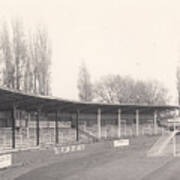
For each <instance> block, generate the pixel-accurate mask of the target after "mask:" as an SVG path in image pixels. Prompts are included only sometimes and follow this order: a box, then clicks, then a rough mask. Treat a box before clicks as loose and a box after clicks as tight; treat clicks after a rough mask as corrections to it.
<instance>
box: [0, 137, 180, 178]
mask: <svg viewBox="0 0 180 180" xmlns="http://www.w3.org/2000/svg"><path fill="white" fill-rule="evenodd" d="M157 138H158V137H157V136H151V137H150V136H149V137H148V136H140V137H133V138H131V139H130V146H128V147H118V148H113V147H112V142H110V141H109V142H103V143H96V144H91V145H87V146H86V150H85V151H82V152H74V153H70V154H59V155H54V154H53V151H51V150H44V151H34V152H21V153H20V154H18V155H17V156H19V159H21V160H22V161H23V162H24V165H23V166H20V167H15V168H9V169H7V170H5V171H2V172H1V173H0V175H1V179H2V180H13V179H16V180H35V179H36V180H112V179H113V180H116V179H118V180H141V179H143V180H149V179H151V178H153V179H159V175H161V174H163V173H162V171H163V170H164V169H166V172H170V171H172V170H170V169H169V168H170V167H171V166H170V165H174V166H177V165H180V160H179V159H175V158H173V157H172V156H165V157H156V158H154V157H147V156H146V153H147V151H148V150H149V149H150V147H151V146H152V145H153V143H155V141H156V140H157ZM176 169H177V168H176ZM169 175H171V176H172V174H171V173H169ZM167 177H168V176H166V178H167ZM173 177H174V175H173ZM166 178H165V177H164V179H166Z"/></svg>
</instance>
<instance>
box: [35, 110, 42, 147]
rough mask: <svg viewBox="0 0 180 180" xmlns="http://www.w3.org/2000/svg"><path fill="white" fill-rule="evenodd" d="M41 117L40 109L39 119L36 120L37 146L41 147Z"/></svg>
mask: <svg viewBox="0 0 180 180" xmlns="http://www.w3.org/2000/svg"><path fill="white" fill-rule="evenodd" d="M40 115H41V110H40V109H38V111H37V118H36V145H37V146H39V143H40V127H39V122H40Z"/></svg>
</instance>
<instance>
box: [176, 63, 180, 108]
mask: <svg viewBox="0 0 180 180" xmlns="http://www.w3.org/2000/svg"><path fill="white" fill-rule="evenodd" d="M176 82H177V93H178V104H179V105H180V65H179V64H178V66H177V68H176Z"/></svg>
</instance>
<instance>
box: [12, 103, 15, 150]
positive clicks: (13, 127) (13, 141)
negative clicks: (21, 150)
mask: <svg viewBox="0 0 180 180" xmlns="http://www.w3.org/2000/svg"><path fill="white" fill-rule="evenodd" d="M12 148H13V149H15V148H16V104H13V107H12Z"/></svg>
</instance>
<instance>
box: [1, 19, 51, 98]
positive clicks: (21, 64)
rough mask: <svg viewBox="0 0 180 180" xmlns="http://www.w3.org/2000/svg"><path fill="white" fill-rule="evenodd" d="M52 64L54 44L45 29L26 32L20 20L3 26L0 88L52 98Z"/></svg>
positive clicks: (37, 27) (39, 27) (38, 27)
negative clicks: (50, 96)
mask: <svg viewBox="0 0 180 180" xmlns="http://www.w3.org/2000/svg"><path fill="white" fill-rule="evenodd" d="M50 64H51V43H50V40H49V37H48V33H47V31H46V28H45V27H44V26H42V25H39V26H36V28H34V29H33V30H32V29H31V30H30V29H25V28H24V24H23V21H22V20H21V19H15V20H12V21H11V22H10V23H8V22H3V23H2V24H1V29H0V68H1V74H0V80H1V86H3V87H7V88H11V89H15V90H18V91H22V92H25V93H33V94H41V95H49V94H50V93H51V91H50Z"/></svg>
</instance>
